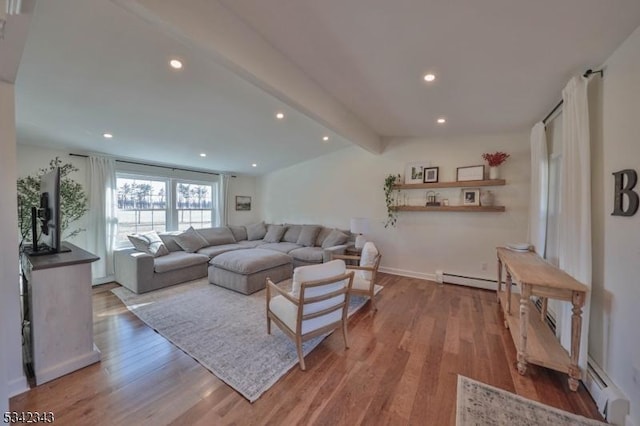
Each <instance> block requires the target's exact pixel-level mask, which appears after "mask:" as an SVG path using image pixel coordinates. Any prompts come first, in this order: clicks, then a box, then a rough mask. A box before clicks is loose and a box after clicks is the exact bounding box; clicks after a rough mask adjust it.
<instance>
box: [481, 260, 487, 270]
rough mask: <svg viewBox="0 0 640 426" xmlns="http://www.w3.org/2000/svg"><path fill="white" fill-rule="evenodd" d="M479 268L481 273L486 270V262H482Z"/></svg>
mask: <svg viewBox="0 0 640 426" xmlns="http://www.w3.org/2000/svg"><path fill="white" fill-rule="evenodd" d="M481 266H482V270H483V271H486V270H487V262H483V263H482V265H481Z"/></svg>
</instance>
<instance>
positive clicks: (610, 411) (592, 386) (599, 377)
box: [584, 357, 629, 426]
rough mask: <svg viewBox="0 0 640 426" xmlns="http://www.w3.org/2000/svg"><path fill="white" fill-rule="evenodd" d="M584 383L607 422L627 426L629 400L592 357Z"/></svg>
mask: <svg viewBox="0 0 640 426" xmlns="http://www.w3.org/2000/svg"><path fill="white" fill-rule="evenodd" d="M584 384H585V386H586V387H587V390H588V391H589V393H590V394H591V396H592V397H593V400H594V401H595V402H596V405H597V406H598V411H600V414H602V415H603V416H604V418H605V419H606V420H607V422H609V423H611V424H613V425H618V426H625V424H626V423H625V418H626V416H627V414H628V413H629V400H628V399H627V398H626V397H625V395H624V394H623V393H622V391H620V389H618V388H617V387H616V386H615V385H614V384H613V382H612V381H611V379H610V378H609V376H607V374H606V373H605V372H604V371H603V370H602V369H601V368H600V367H599V366H598V364H596V363H595V362H594V361H593V360H592V359H591V357H589V362H588V364H587V374H586V379H585V381H584Z"/></svg>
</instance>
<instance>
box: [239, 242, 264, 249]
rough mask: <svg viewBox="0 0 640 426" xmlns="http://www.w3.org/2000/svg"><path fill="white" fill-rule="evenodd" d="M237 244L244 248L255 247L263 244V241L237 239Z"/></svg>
mask: <svg viewBox="0 0 640 426" xmlns="http://www.w3.org/2000/svg"><path fill="white" fill-rule="evenodd" d="M238 244H239V245H241V246H242V247H244V248H256V247H258V246H260V245H262V244H264V241H262V240H253V241H248V240H244V241H238Z"/></svg>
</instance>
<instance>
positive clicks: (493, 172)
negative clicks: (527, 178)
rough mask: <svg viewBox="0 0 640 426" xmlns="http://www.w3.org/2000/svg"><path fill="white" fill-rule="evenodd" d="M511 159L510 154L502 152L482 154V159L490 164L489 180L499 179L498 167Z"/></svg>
mask: <svg viewBox="0 0 640 426" xmlns="http://www.w3.org/2000/svg"><path fill="white" fill-rule="evenodd" d="M509 157H510V155H509V154H507V153H506V152H502V151H497V152H494V153H488V152H485V153H484V154H482V158H483V159H484V160H485V161H486V162H487V163H489V179H498V166H499V165H501V164H502V163H504V162H505V161H507V158H509Z"/></svg>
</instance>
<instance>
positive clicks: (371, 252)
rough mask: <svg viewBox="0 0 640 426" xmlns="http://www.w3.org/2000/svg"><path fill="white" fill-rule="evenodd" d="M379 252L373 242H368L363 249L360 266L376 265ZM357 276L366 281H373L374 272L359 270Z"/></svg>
mask: <svg viewBox="0 0 640 426" xmlns="http://www.w3.org/2000/svg"><path fill="white" fill-rule="evenodd" d="M378 254H379V252H378V249H377V248H376V246H375V244H373V243H372V242H371V241H367V242H366V243H365V244H364V247H362V254H361V255H360V266H373V265H374V264H375V263H376V257H377V256H378ZM356 276H358V277H361V278H363V279H365V280H371V278H373V272H372V271H365V270H358V271H357V272H356Z"/></svg>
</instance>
